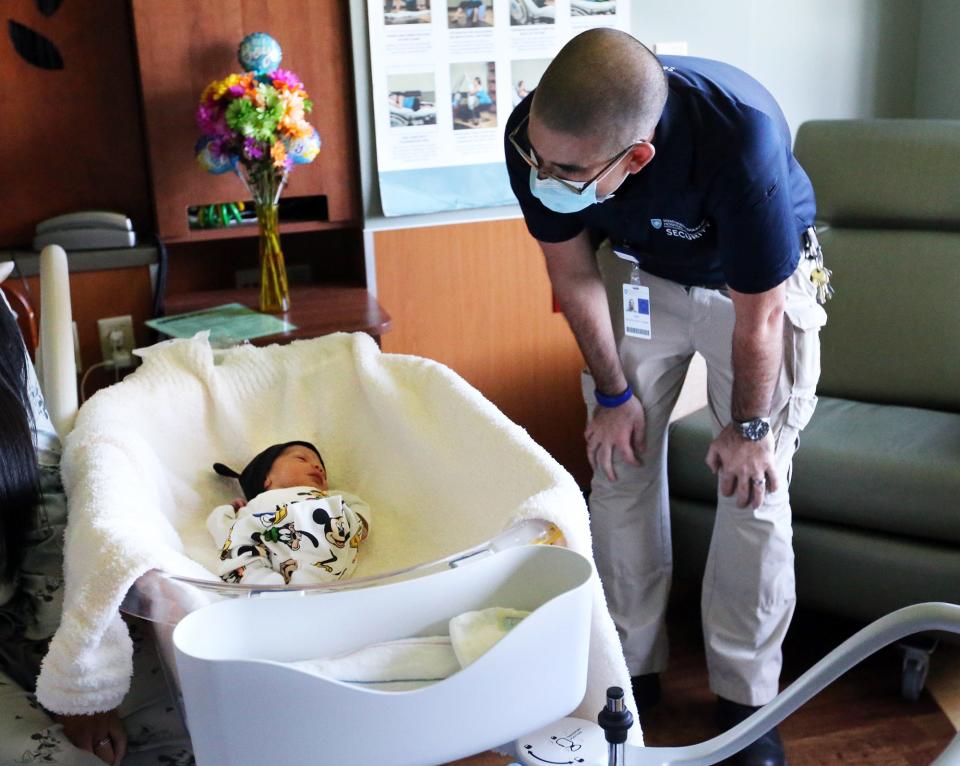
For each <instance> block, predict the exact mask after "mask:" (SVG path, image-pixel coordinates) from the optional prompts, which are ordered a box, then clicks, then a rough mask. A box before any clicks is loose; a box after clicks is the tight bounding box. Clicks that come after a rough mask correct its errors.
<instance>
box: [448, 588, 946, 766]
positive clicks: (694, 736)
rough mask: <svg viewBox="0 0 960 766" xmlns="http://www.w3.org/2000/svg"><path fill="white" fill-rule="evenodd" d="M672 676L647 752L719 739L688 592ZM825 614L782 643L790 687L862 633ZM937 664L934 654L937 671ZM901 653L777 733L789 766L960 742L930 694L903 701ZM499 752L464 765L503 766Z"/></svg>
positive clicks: (922, 756) (675, 624) (898, 760)
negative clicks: (850, 638)
mask: <svg viewBox="0 0 960 766" xmlns="http://www.w3.org/2000/svg"><path fill="white" fill-rule="evenodd" d="M668 625H669V628H670V646H671V660H670V668H669V670H668V671H667V672H666V673H665V674H664V677H663V700H662V701H661V703H660V704H659V705H658V706H657V707H655V708H654V709H653V710H652V711H650V713H649V719H648V723H647V725H646V727H645V729H644V736H645V739H646V742H647V744H648V745H652V746H658V745H659V746H667V745H687V744H692V743H694V742H700V741H702V740H705V739H709V738H710V737H712V736H714V735H715V734H716V731H715V730H714V728H713V722H712V717H713V704H714V696H713V695H712V694H711V693H710V691H709V689H708V688H707V670H706V663H705V660H704V657H703V639H702V635H701V632H700V623H699V607H698V606H697V603H696V601H695V600H694V599H693V597H692V596H691V594H689V593H688V594H685V595H681V596H680V597H678V598H675V599H674V601H673V604H672V605H671V610H670V614H669V617H668ZM857 627H858V626H856V625H852V624H848V623H845V622H842V621H839V620H836V619H834V618H828V617H825V616H823V615H819V614H814V613H809V612H803V611H798V612H797V615H796V616H795V617H794V621H793V625H792V626H791V628H790V632H789V634H788V636H787V640H786V642H785V643H784V670H783V677H782V682H783V685H786V684H788V683H790V682H791V681H793V680H794V679H796V678H797V677H798V676H799V675H801V674H802V673H803V672H804V671H805V670H807V668H809V667H810V666H811V665H813V664H814V663H815V662H817V661H818V660H819V659H821V658H823V657H824V656H825V655H826V654H828V653H829V652H830V651H831V650H832V649H834V648H835V647H836V646H838V645H839V644H841V643H842V642H843V641H844V640H845V639H846V638H848V637H849V636H850V635H851V634H852V633H854V632H855V631H856V630H857ZM937 661H938V657H937V654H936V653H935V654H934V656H933V666H934V669H936V667H937ZM900 662H901V657H900V653H899V652H898V651H897V650H896V649H892V648H891V649H886V650H882V651H880V652H879V653H877V654H875V655H874V656H873V657H871V658H869V659H868V660H866V661H864V662H863V663H861V664H860V665H858V666H857V667H856V668H854V669H853V670H851V671H850V672H849V673H847V674H846V675H845V676H844V677H842V678H841V679H839V680H838V681H836V682H835V683H834V684H832V685H831V686H830V687H828V688H827V689H826V690H824V691H823V692H822V693H821V694H819V695H817V696H816V697H814V698H813V699H812V700H810V701H809V702H807V704H806V705H804V706H803V707H802V708H801V709H800V710H798V711H797V712H796V713H795V714H794V715H792V716H791V717H790V718H788V719H787V720H786V721H785V722H784V723H783V724H782V725H781V727H780V733H781V735H782V737H783V739H784V742H785V744H786V748H787V758H788V760H789V763H790V764H791V766H840V765H841V764H842V765H844V766H854V765H856V766H914V765H916V766H927V765H928V764H930V763H931V762H932V761H933V760H934V759H935V758H936V756H937V755H938V754H939V753H940V752H941V751H942V750H943V748H944V747H946V745H947V743H948V742H949V741H950V740H951V739H952V737H953V736H954V734H955V731H954V728H953V725H952V724H951V722H950V720H949V719H948V718H947V716H946V715H945V714H944V712H943V711H942V710H941V709H940V707H938V705H937V704H936V703H935V702H934V700H933V699H932V698H931V697H930V695H929V693H927V692H924V693H923V694H922V695H921V697H920V699H919V700H917V701H916V702H909V701H907V700H904V699H903V698H902V697H901V696H900ZM510 761H511V759H509V758H503V757H501V756H497V755H494V754H492V753H488V754H484V755H480V756H475V757H474V758H468V759H465V760H462V761H458V762H457V766H502V765H503V764H507V763H509V762H510Z"/></svg>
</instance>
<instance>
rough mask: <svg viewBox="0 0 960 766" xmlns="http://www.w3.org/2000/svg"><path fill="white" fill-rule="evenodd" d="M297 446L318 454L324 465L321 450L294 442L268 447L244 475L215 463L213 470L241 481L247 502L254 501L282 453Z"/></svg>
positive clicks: (309, 444) (247, 468)
mask: <svg viewBox="0 0 960 766" xmlns="http://www.w3.org/2000/svg"><path fill="white" fill-rule="evenodd" d="M296 446H300V447H307V448H308V449H311V450H313V451H314V452H316V453H317V457H318V458H320V465H323V455H321V454H320V450H318V449H317V448H316V447H314V446H313V445H312V444H311V443H310V442H302V441H292V442H284V443H283V444H274V445H271V446H270V447H267V448H266V449H265V450H264V451H263V452H261V453H260V454H259V455H257V456H256V457H255V458H254V459H253V460H251V461H250V462H249V463H247V467H246V468H244V469H243V472H242V473H237V472H236V471H234V470H233V469H232V468H230V467H229V466H225V465H224V464H223V463H214V464H213V470H214V471H216V472H217V473H218V474H220V475H221V476H227V477H230V478H232V479H239V480H240V489H242V490H243V496H244V497H246V498H247V500H253V498H255V497H256V496H257V495H259V494H260V493H261V492H263V490H264V487H263V485H264V483H265V482H266V480H267V474H269V473H270V469H271V468H273V462H274V461H275V460H276V459H277V458H278V457H280V453H281V452H283V451H284V450H285V449H286V448H287V447H296ZM323 467H324V469H326V466H325V465H323Z"/></svg>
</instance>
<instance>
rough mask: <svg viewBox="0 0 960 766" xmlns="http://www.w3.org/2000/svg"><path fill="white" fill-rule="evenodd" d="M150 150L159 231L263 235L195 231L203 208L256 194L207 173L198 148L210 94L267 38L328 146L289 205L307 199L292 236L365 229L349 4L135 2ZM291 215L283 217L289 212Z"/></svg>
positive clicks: (249, 229)
mask: <svg viewBox="0 0 960 766" xmlns="http://www.w3.org/2000/svg"><path fill="white" fill-rule="evenodd" d="M132 7H133V23H134V33H135V37H136V47H137V59H138V64H139V68H140V82H141V88H142V98H143V110H144V122H145V125H146V137H147V152H148V156H149V161H150V173H151V178H152V187H153V198H154V205H155V212H156V221H157V227H158V230H159V232H160V235H161V236H162V237H164V239H165V240H167V241H169V242H175V243H176V242H189V241H199V240H204V239H218V238H224V237H231V236H253V235H255V234H256V226H255V225H250V226H242V227H236V228H233V229H214V230H191V229H190V228H189V225H188V220H187V209H188V208H189V207H190V206H193V205H204V204H212V203H217V202H229V201H233V200H238V199H245V198H247V196H248V195H247V193H246V190H245V189H244V187H243V184H242V183H241V181H240V180H239V179H238V178H237V177H236V176H234V175H233V174H224V175H220V176H215V175H211V174H209V173H207V172H205V171H203V170H202V169H201V168H200V167H199V166H198V165H197V163H196V160H195V158H194V152H193V147H194V144H195V143H196V141H197V138H198V137H199V131H198V129H197V126H196V122H195V120H194V114H195V111H196V107H197V103H198V101H199V98H200V94H201V93H202V92H203V89H204V88H205V87H206V86H207V85H208V84H209V83H210V82H211V81H213V80H215V79H221V78H223V77H225V76H226V75H228V74H230V73H231V72H239V71H240V64H239V62H238V61H237V47H238V45H239V43H240V41H241V40H242V39H243V38H244V37H245V36H246V35H248V34H250V33H251V32H267V33H268V34H270V35H272V36H273V37H274V38H276V40H277V41H278V42H279V43H280V45H281V47H282V49H283V61H282V64H281V66H282V67H284V68H287V69H291V70H293V71H294V72H296V73H297V74H298V75H299V76H300V79H301V80H302V81H303V83H304V85H305V87H306V90H307V92H308V93H309V94H310V98H311V100H312V101H313V112H312V113H311V114H310V116H309V120H310V122H311V123H312V124H313V125H314V126H315V127H316V129H317V132H318V133H319V134H320V138H321V140H322V142H323V146H322V149H321V151H320V154H319V155H318V157H317V158H316V159H315V160H314V161H313V162H312V163H310V164H309V165H300V166H297V167H296V168H295V169H294V170H293V171H292V172H291V173H290V176H289V181H288V185H287V187H286V189H285V190H284V193H283V197H282V199H283V200H284V201H287V202H290V201H292V200H296V201H298V202H300V203H302V205H301V209H302V210H303V211H305V212H302V213H301V214H299V215H298V216H297V220H296V221H287V222H285V223H283V225H282V230H283V231H313V230H321V229H327V228H341V227H345V226H359V225H360V221H361V218H362V214H361V210H360V189H359V172H358V161H357V148H356V130H355V125H354V113H355V112H354V100H353V88H352V84H353V74H352V64H351V53H350V31H349V18H348V5H347V3H344V2H341V0H269V2H268V0H203V2H196V1H195V0H133V1H132ZM281 215H282V213H281Z"/></svg>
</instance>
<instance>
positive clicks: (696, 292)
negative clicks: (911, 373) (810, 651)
mask: <svg viewBox="0 0 960 766" xmlns="http://www.w3.org/2000/svg"><path fill="white" fill-rule="evenodd" d="M807 255H808V253H807V252H806V251H805V252H804V253H803V254H802V255H801V259H800V264H799V266H798V268H797V270H796V272H795V273H794V274H793V276H791V277H790V278H789V279H788V280H787V283H786V310H785V316H784V323H783V332H784V349H783V360H782V364H781V370H780V375H779V379H778V382H777V385H776V390H775V392H774V396H773V404H772V408H771V429H772V433H773V437H774V440H775V455H776V470H777V477H778V479H779V489H778V490H777V491H776V492H775V493H768V494H767V495H766V499H765V500H764V502H763V504H762V505H761V506H760V508H758V509H756V510H753V509H751V508H738V507H737V505H736V501H735V498H734V497H729V498H727V497H723V496H722V495H720V494H719V491H718V503H717V515H716V520H715V523H714V528H713V536H712V539H711V542H710V552H709V555H708V558H707V565H706V572H705V574H704V581H703V592H702V601H701V610H702V619H703V633H704V641H705V645H706V653H707V665H708V669H709V674H710V688H711V689H712V690H713V692H714V693H715V694H718V695H720V696H722V697H725V698H727V699H730V700H733V701H735V702H739V703H741V704H746V705H762V704H765V703H767V702H769V701H770V700H771V699H772V698H773V697H774V696H776V694H777V691H778V681H779V677H780V667H781V664H782V655H781V650H780V647H781V644H782V642H783V637H784V635H785V633H786V631H787V627H788V626H789V624H790V619H791V617H792V615H793V608H794V604H795V602H796V594H795V588H794V574H793V546H792V529H791V513H790V497H789V480H790V474H791V463H792V460H793V454H794V452H795V451H796V448H797V445H798V443H799V440H798V434H799V432H800V431H801V430H802V429H803V427H804V426H805V425H806V424H807V422H808V421H809V420H810V417H811V415H812V414H813V410H814V407H815V406H816V396H815V389H816V385H817V380H818V378H819V377H820V341H819V330H820V327H821V326H822V325H823V324H824V323H825V322H826V313H825V312H824V310H823V308H822V307H821V306H820V305H819V304H817V302H816V290H815V287H814V285H813V284H812V283H811V282H810V271H811V270H812V268H814V266H815V265H816V262H815V261H814V260H813V259H811V258H808V257H807ZM597 258H598V264H599V266H600V270H601V273H602V274H603V278H604V283H605V285H606V288H607V297H608V301H609V302H610V313H611V318H612V321H613V327H614V332H615V334H616V336H617V342H618V348H619V351H620V360H621V362H622V364H623V369H624V372H625V374H626V377H627V380H628V381H629V382H630V385H631V386H632V388H633V390H634V392H635V393H636V395H637V396H638V397H639V399H640V401H641V402H642V404H643V406H644V410H645V412H646V442H647V446H646V452H645V453H644V454H643V455H642V462H643V465H642V466H640V467H634V466H631V465H628V464H626V463H624V462H622V461H617V462H616V463H615V468H616V472H617V476H618V477H619V478H618V481H616V482H610V481H609V480H608V479H607V478H606V476H605V475H603V472H602V471H598V472H597V473H595V474H594V477H593V482H592V492H591V496H590V515H591V527H592V530H593V536H594V556H595V558H596V562H597V569H598V571H599V573H600V577H601V580H602V581H603V585H604V590H605V592H606V595H607V601H608V604H609V607H610V612H611V614H612V615H613V618H614V621H615V622H616V624H617V629H618V631H619V633H620V638H621V640H622V642H623V648H624V653H625V655H626V659H627V665H628V667H629V669H630V673H631V675H639V674H643V673H652V672H660V671H662V670H663V669H664V668H665V667H666V662H667V636H666V631H665V627H664V614H665V610H666V606H667V597H668V595H669V589H670V579H671V574H672V553H671V542H670V509H669V492H668V488H667V466H666V457H667V438H666V432H667V425H668V421H669V417H670V412H671V410H672V409H673V406H674V404H675V403H676V400H677V396H678V395H679V393H680V388H681V386H682V384H683V380H684V376H685V375H686V371H687V367H688V365H689V363H690V359H691V357H692V356H693V353H694V352H699V353H700V354H701V355H702V356H703V357H704V358H705V360H706V363H707V394H708V402H709V408H710V412H711V415H712V420H713V431H714V435H716V434H717V433H719V432H720V430H721V429H722V428H723V427H724V426H725V425H726V424H727V423H729V422H730V419H731V417H730V400H731V392H732V387H733V370H732V362H731V340H732V335H733V325H734V311H733V303H732V301H731V299H730V297H729V294H728V292H727V291H726V290H725V289H707V288H699V287H690V288H688V287H684V286H682V285H679V284H677V283H675V282H671V281H669V280H666V279H661V278H659V277H655V276H653V275H651V274H647V273H645V272H643V271H642V270H641V272H640V279H641V284H643V285H645V286H647V287H648V288H649V289H650V304H651V310H650V313H651V322H652V331H653V334H652V338H651V339H649V340H644V339H638V338H630V337H624V334H623V312H622V303H623V292H622V289H623V287H622V286H623V284H624V283H629V282H630V273H631V270H632V268H633V263H631V262H629V261H627V260H624V259H622V258H620V257H618V256H617V255H616V254H615V253H614V252H613V251H612V249H611V248H610V245H609V243H604V244H603V245H602V246H601V247H600V250H599V251H598V253H597ZM583 388H584V397H585V400H586V402H587V405H588V406H587V410H588V412H590V411H592V409H593V406H594V404H595V400H594V398H593V381H592V379H590V377H589V375H588V374H585V376H584V386H583ZM703 457H704V458H706V453H704V455H703Z"/></svg>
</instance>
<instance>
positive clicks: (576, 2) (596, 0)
mask: <svg viewBox="0 0 960 766" xmlns="http://www.w3.org/2000/svg"><path fill="white" fill-rule="evenodd" d="M616 12H617V0H570V15H571V16H613V15H614V14H615V13H616Z"/></svg>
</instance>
